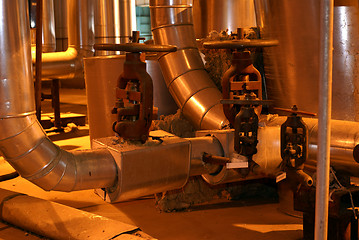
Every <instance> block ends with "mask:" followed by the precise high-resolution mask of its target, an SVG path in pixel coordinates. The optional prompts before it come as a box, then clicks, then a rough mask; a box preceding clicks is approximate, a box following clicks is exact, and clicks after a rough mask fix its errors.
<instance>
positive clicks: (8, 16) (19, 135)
mask: <svg viewBox="0 0 359 240" xmlns="http://www.w3.org/2000/svg"><path fill="white" fill-rule="evenodd" d="M69 2H75V1H69ZM76 2H77V1H76ZM76 6H79V5H77V4H76ZM27 9H28V4H27V1H23V0H0V15H1V16H2V19H3V20H2V22H1V25H0V48H1V49H3V51H2V54H1V56H0V152H1V154H2V156H4V158H5V159H6V160H7V161H8V162H9V163H10V164H11V165H12V166H13V167H14V168H15V170H16V171H18V173H19V174H20V175H21V176H22V177H24V178H25V179H27V180H29V181H31V182H33V183H34V184H36V185H38V186H40V187H41V188H43V189H44V190H59V191H73V190H81V189H93V188H105V187H111V186H112V185H113V184H114V183H115V180H116V179H117V167H116V164H115V162H114V159H113V158H112V155H111V154H110V153H109V152H108V151H107V150H105V149H99V150H96V151H73V152H66V151H64V150H62V149H60V148H59V147H58V146H56V145H55V144H53V143H52V142H51V140H50V139H49V138H47V136H46V134H45V133H44V131H43V129H42V127H41V125H40V123H39V122H38V121H37V119H36V116H35V115H34V113H35V109H34V108H35V107H34V105H35V104H34V89H33V81H32V74H31V54H30V29H29V19H28V15H27ZM74 14H76V13H74ZM10 36H11V37H10Z"/></svg>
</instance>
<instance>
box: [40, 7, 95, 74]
mask: <svg viewBox="0 0 359 240" xmlns="http://www.w3.org/2000/svg"><path fill="white" fill-rule="evenodd" d="M95 3H96V2H95V0H72V1H67V24H68V26H67V29H68V49H67V50H66V51H64V52H53V53H43V54H42V73H41V74H42V76H43V78H58V79H69V78H74V77H76V75H78V74H82V72H83V63H82V59H83V57H88V56H92V55H93V45H94V43H95V36H94V26H95V25H94V24H95V22H94V7H95ZM35 61H36V59H35V54H33V62H35Z"/></svg>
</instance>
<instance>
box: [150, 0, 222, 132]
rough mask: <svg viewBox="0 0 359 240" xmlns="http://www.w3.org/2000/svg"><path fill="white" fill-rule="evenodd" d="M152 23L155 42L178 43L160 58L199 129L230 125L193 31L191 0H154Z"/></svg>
mask: <svg viewBox="0 0 359 240" xmlns="http://www.w3.org/2000/svg"><path fill="white" fill-rule="evenodd" d="M150 9H151V26H152V33H153V38H154V41H155V43H156V44H162V45H176V46H177V49H178V50H177V52H174V53H168V54H164V55H162V56H161V57H160V58H159V63H160V65H161V70H162V73H163V76H164V79H165V81H166V84H167V87H168V89H169V91H170V93H171V95H172V97H173V99H174V100H175V102H176V103H177V105H178V107H179V108H180V109H181V111H182V113H183V115H184V116H185V117H186V118H187V119H189V120H190V121H191V122H192V124H193V125H194V126H195V127H196V128H197V129H223V128H225V127H227V126H228V121H227V119H226V117H225V116H224V113H223V109H222V105H221V104H220V99H221V98H222V94H221V92H220V91H219V90H218V89H217V87H216V86H215V84H214V83H213V81H212V80H211V79H210V77H209V75H208V73H207V72H206V70H205V68H204V65H203V62H202V59H201V56H200V54H199V51H198V48H197V43H196V39H195V35H194V29H193V20H192V1H191V0H175V1H174V0H151V1H150Z"/></svg>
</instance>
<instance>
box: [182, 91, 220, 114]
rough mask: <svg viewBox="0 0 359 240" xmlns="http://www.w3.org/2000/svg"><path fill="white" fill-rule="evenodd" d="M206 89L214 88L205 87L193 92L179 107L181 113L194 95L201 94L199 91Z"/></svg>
mask: <svg viewBox="0 0 359 240" xmlns="http://www.w3.org/2000/svg"><path fill="white" fill-rule="evenodd" d="M208 88H214V87H210V86H207V87H205V88H201V89H200V90H198V91H196V92H194V93H193V94H192V95H191V96H190V97H189V98H188V99H187V100H186V101H184V103H183V105H182V106H181V111H183V108H184V106H185V105H186V104H187V102H188V101H189V100H190V99H191V98H192V97H193V96H194V95H196V94H197V93H199V92H201V91H203V90H205V89H208Z"/></svg>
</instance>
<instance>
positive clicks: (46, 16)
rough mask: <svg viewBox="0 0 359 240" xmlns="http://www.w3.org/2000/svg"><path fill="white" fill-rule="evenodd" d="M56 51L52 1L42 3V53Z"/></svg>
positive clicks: (47, 0) (45, 0)
mask: <svg viewBox="0 0 359 240" xmlns="http://www.w3.org/2000/svg"><path fill="white" fill-rule="evenodd" d="M55 50H56V37H55V15H54V0H44V1H43V14H42V52H54V51H55Z"/></svg>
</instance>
